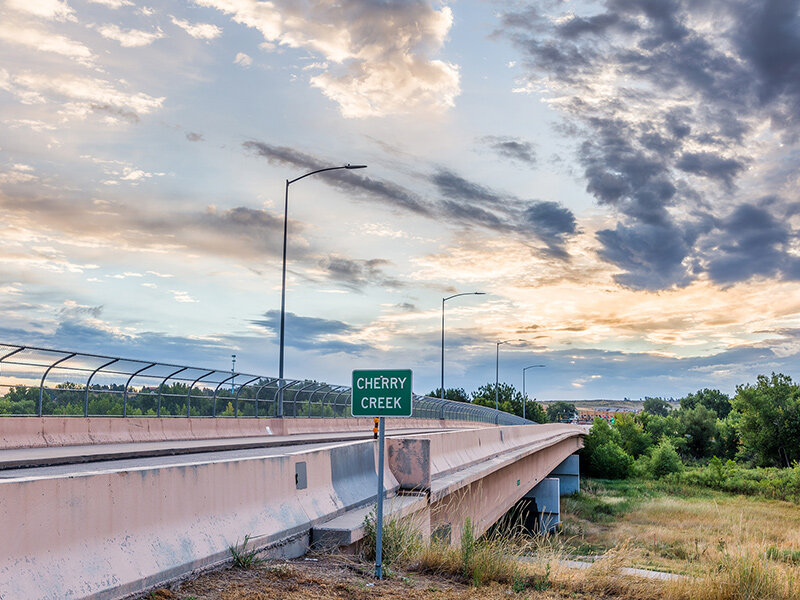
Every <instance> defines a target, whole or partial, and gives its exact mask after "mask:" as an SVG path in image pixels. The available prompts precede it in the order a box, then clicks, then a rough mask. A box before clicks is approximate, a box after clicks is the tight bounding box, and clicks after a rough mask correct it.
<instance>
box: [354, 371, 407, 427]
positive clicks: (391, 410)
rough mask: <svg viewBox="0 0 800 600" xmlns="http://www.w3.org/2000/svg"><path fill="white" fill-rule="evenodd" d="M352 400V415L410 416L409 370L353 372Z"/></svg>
mask: <svg viewBox="0 0 800 600" xmlns="http://www.w3.org/2000/svg"><path fill="white" fill-rule="evenodd" d="M352 400H353V401H352V402H351V404H350V414H352V415H353V416H354V417H410V416H411V404H412V402H411V369H389V370H384V369H364V370H359V371H353V394H352Z"/></svg>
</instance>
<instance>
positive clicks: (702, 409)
mask: <svg viewBox="0 0 800 600" xmlns="http://www.w3.org/2000/svg"><path fill="white" fill-rule="evenodd" d="M680 419H681V423H682V424H683V429H684V432H685V435H686V447H687V450H688V451H689V454H691V455H692V456H693V457H695V458H705V457H707V456H708V455H709V454H711V449H712V447H713V444H714V438H715V436H716V433H717V414H716V413H715V412H714V411H713V410H711V409H710V408H706V406H705V405H704V404H697V405H696V406H695V407H694V408H692V409H690V410H685V409H682V410H681V415H680Z"/></svg>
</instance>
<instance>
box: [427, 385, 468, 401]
mask: <svg viewBox="0 0 800 600" xmlns="http://www.w3.org/2000/svg"><path fill="white" fill-rule="evenodd" d="M428 396H429V397H430V398H441V397H442V388H440V387H438V388H436V389H435V390H433V391H431V392H428ZM444 398H445V400H453V401H455V402H469V396H468V395H467V392H466V390H464V388H445V390H444Z"/></svg>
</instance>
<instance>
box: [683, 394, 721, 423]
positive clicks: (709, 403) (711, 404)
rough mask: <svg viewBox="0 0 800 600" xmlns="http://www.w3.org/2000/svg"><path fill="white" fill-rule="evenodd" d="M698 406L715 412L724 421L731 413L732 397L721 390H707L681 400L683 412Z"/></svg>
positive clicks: (688, 395)
mask: <svg viewBox="0 0 800 600" xmlns="http://www.w3.org/2000/svg"><path fill="white" fill-rule="evenodd" d="M698 404H702V405H703V406H705V407H706V408H710V409H711V410H713V411H714V412H715V413H716V414H717V418H719V419H724V418H725V417H727V416H728V413H730V412H731V399H730V397H729V396H728V395H727V394H723V393H722V392H720V391H719V390H710V389H708V388H705V389H702V390H698V391H697V392H695V393H694V394H687V395H686V397H685V398H681V410H691V409H693V408H694V407H695V406H697V405H698Z"/></svg>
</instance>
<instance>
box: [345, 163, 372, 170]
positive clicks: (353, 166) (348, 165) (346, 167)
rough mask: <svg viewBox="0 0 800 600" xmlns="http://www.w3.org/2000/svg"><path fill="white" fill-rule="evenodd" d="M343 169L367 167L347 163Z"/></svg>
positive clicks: (365, 166)
mask: <svg viewBox="0 0 800 600" xmlns="http://www.w3.org/2000/svg"><path fill="white" fill-rule="evenodd" d="M344 168H345V169H366V168H367V165H351V164H350V163H347V164H346V165H345V166H344Z"/></svg>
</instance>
